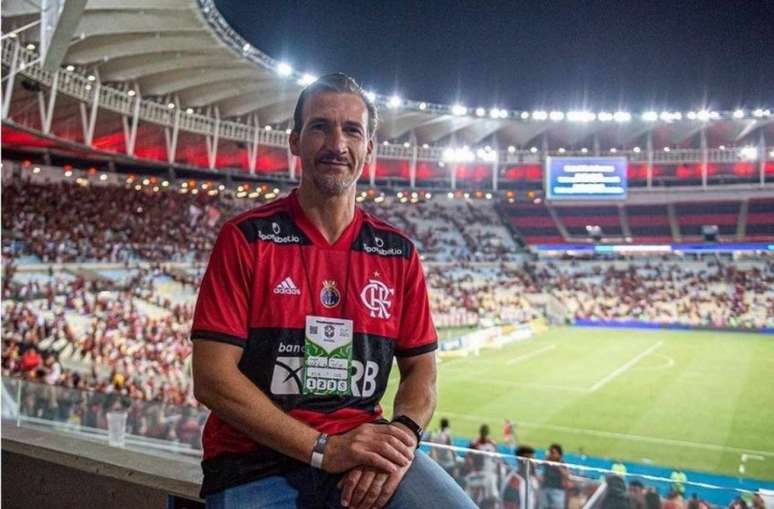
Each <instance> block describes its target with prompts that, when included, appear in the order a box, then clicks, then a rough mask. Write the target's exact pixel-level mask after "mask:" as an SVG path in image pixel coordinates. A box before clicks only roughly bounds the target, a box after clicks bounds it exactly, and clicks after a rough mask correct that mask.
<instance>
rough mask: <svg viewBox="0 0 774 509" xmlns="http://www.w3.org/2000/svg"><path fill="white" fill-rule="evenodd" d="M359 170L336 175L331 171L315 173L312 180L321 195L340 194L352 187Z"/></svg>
mask: <svg viewBox="0 0 774 509" xmlns="http://www.w3.org/2000/svg"><path fill="white" fill-rule="evenodd" d="M360 173H361V172H355V173H354V174H349V173H348V174H346V175H336V174H331V173H322V174H320V173H315V174H314V175H313V176H312V182H314V186H315V187H316V188H317V191H318V192H319V193H320V194H321V195H323V196H341V195H343V194H345V193H346V192H347V191H349V190H350V189H352V187H353V186H354V184H355V182H356V180H357V178H358V177H359V176H360Z"/></svg>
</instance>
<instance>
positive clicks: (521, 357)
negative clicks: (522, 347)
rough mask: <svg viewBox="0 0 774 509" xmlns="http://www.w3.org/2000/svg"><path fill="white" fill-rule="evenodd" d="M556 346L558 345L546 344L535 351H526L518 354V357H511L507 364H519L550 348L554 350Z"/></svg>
mask: <svg viewBox="0 0 774 509" xmlns="http://www.w3.org/2000/svg"><path fill="white" fill-rule="evenodd" d="M554 348H556V345H548V346H544V347H543V348H540V349H539V350H535V351H534V352H529V353H525V354H522V355H517V356H516V357H514V358H512V359H510V360H509V361H508V362H506V364H507V365H509V366H510V365H512V364H518V363H519V362H522V361H526V360H527V359H531V358H532V357H535V356H536V355H540V354H541V353H543V352H547V351H549V350H553V349H554Z"/></svg>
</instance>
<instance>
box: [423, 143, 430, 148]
mask: <svg viewBox="0 0 774 509" xmlns="http://www.w3.org/2000/svg"><path fill="white" fill-rule="evenodd" d="M422 148H430V145H428V144H427V143H423V144H422Z"/></svg>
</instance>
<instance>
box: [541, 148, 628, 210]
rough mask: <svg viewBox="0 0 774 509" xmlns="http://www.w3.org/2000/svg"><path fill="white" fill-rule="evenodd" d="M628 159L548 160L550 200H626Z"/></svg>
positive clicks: (580, 158)
mask: <svg viewBox="0 0 774 509" xmlns="http://www.w3.org/2000/svg"><path fill="white" fill-rule="evenodd" d="M626 166H627V161H626V158H625V157H547V158H546V170H545V186H546V189H545V191H546V198H548V199H549V200H624V199H626Z"/></svg>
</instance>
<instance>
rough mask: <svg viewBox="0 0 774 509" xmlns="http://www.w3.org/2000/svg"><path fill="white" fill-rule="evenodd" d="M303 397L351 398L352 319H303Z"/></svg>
mask: <svg viewBox="0 0 774 509" xmlns="http://www.w3.org/2000/svg"><path fill="white" fill-rule="evenodd" d="M304 336H305V339H304V394H308V395H316V396H351V395H352V387H351V384H350V366H351V365H352V320H344V319H341V318H327V317H324V316H311V315H309V316H307V317H306V334H305V335H304Z"/></svg>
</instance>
